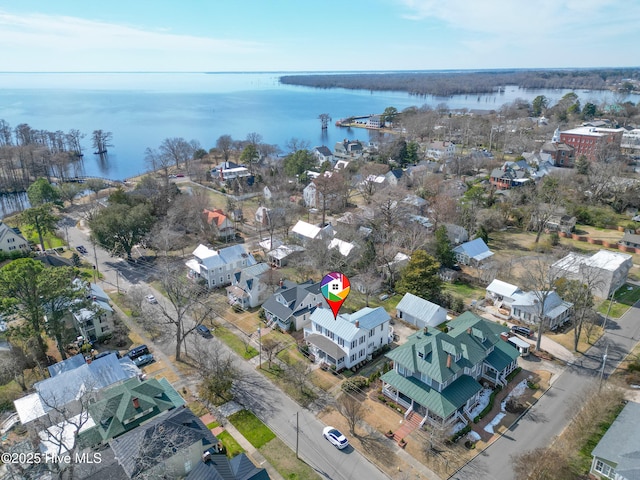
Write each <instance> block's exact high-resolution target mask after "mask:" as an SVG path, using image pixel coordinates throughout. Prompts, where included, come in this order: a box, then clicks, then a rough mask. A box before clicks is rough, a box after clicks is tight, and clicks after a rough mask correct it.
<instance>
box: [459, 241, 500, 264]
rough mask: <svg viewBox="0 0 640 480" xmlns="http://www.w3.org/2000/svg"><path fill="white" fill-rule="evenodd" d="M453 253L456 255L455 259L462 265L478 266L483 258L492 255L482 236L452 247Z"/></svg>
mask: <svg viewBox="0 0 640 480" xmlns="http://www.w3.org/2000/svg"><path fill="white" fill-rule="evenodd" d="M453 253H455V255H456V260H457V261H458V263H461V264H462V265H473V266H478V265H480V264H481V263H482V262H483V261H484V260H486V259H487V258H489V257H490V256H492V255H493V252H492V251H491V250H489V247H487V244H486V243H484V240H483V239H482V238H476V239H474V240H471V241H470V242H466V243H463V244H462V245H458V246H457V247H455V248H454V249H453Z"/></svg>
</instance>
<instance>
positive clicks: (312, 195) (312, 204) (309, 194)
mask: <svg viewBox="0 0 640 480" xmlns="http://www.w3.org/2000/svg"><path fill="white" fill-rule="evenodd" d="M302 198H303V199H304V205H305V207H307V208H317V207H318V205H319V204H320V203H321V202H322V200H320V199H318V189H317V188H316V184H315V183H313V182H310V183H309V185H307V186H306V187H304V189H303V190H302Z"/></svg>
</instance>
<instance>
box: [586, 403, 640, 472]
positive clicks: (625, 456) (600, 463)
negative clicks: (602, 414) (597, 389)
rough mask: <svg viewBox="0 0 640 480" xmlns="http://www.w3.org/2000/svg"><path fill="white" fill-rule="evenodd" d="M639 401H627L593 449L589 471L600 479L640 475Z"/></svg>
mask: <svg viewBox="0 0 640 480" xmlns="http://www.w3.org/2000/svg"><path fill="white" fill-rule="evenodd" d="M639 418H640V403H636V402H627V404H626V405H625V406H624V408H623V409H622V411H621V412H620V414H619V415H618V417H617V418H616V419H615V420H614V422H613V423H612V424H611V426H610V427H609V429H608V430H607V432H606V433H605V434H604V436H603V437H602V438H601V439H600V441H599V442H598V444H597V445H596V447H595V448H594V449H593V451H592V452H591V456H592V457H593V461H592V462H591V470H590V473H592V474H593V475H595V476H596V477H598V478H612V479H615V480H633V479H637V478H640V455H639V454H638V452H639V450H640V448H639V447H638V445H640V423H639V421H638V419H639Z"/></svg>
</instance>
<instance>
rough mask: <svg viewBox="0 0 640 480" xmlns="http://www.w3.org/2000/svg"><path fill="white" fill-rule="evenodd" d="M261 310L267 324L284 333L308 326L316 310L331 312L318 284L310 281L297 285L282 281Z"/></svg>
mask: <svg viewBox="0 0 640 480" xmlns="http://www.w3.org/2000/svg"><path fill="white" fill-rule="evenodd" d="M262 308H263V309H264V313H265V317H266V319H267V324H268V325H273V324H276V325H277V326H278V327H280V328H281V329H282V330H285V331H289V330H292V329H293V330H295V331H298V330H301V329H302V328H304V327H306V326H307V325H309V322H310V321H311V314H312V313H313V312H314V311H315V310H316V309H317V308H323V309H326V310H327V311H328V312H329V313H330V312H331V310H330V309H329V305H328V304H327V301H326V300H325V298H324V297H323V296H322V293H321V292H320V282H317V283H314V282H313V281H312V280H309V281H307V282H304V283H301V284H299V285H298V284H296V283H294V282H290V281H289V280H284V281H282V282H281V285H280V288H279V289H278V290H277V291H276V293H274V294H273V295H271V296H270V297H269V298H267V300H266V301H265V302H264V303H263V304H262ZM332 317H333V315H332Z"/></svg>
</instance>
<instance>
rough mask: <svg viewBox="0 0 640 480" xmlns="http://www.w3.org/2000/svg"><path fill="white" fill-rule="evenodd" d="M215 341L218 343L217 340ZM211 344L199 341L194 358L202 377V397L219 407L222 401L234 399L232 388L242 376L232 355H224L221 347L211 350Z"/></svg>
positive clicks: (200, 388)
mask: <svg viewBox="0 0 640 480" xmlns="http://www.w3.org/2000/svg"><path fill="white" fill-rule="evenodd" d="M213 341H214V342H215V343H218V340H217V339H213ZM209 343H211V341H210V340H209V341H208V342H207V343H206V344H205V343H204V342H202V341H197V342H196V344H195V351H194V354H193V358H194V360H195V361H196V365H197V372H198V375H199V377H200V386H199V392H200V396H201V397H202V398H203V399H204V400H206V401H207V402H209V403H212V404H216V405H218V404H220V402H221V401H222V402H225V401H229V400H231V399H232V397H233V395H232V393H231V388H232V387H233V385H234V383H235V382H238V381H239V380H240V379H241V377H242V375H241V372H240V369H239V368H238V367H237V365H236V364H235V360H234V358H233V357H232V356H231V355H229V354H225V353H223V352H222V350H221V348H220V346H219V345H216V346H214V348H211V347H210V346H209Z"/></svg>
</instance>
